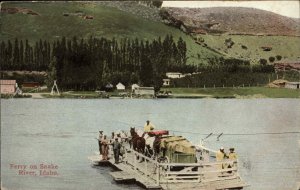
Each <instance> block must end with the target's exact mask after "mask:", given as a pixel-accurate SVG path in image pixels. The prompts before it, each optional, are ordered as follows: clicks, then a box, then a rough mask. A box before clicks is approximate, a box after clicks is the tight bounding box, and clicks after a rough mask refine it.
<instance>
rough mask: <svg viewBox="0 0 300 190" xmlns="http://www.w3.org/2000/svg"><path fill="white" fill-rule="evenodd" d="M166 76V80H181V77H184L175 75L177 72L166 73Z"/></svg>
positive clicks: (179, 74)
mask: <svg viewBox="0 0 300 190" xmlns="http://www.w3.org/2000/svg"><path fill="white" fill-rule="evenodd" d="M166 76H167V77H168V78H172V79H178V78H183V77H185V75H184V74H182V73H177V72H174V73H173V72H168V73H166Z"/></svg>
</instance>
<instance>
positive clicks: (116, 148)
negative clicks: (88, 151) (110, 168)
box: [98, 131, 122, 164]
mask: <svg viewBox="0 0 300 190" xmlns="http://www.w3.org/2000/svg"><path fill="white" fill-rule="evenodd" d="M98 143H99V152H100V155H102V160H108V159H109V158H108V154H109V145H112V149H113V152H114V158H115V163H116V164H118V163H119V158H120V152H121V148H122V144H121V143H122V140H121V137H120V134H117V135H115V134H114V133H112V138H111V139H110V140H109V139H108V138H107V136H106V135H103V131H99V138H98Z"/></svg>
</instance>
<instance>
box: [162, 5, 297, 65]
mask: <svg viewBox="0 0 300 190" xmlns="http://www.w3.org/2000/svg"><path fill="white" fill-rule="evenodd" d="M161 16H162V17H163V19H164V22H165V23H166V24H168V25H172V26H175V27H176V28H180V29H181V30H183V31H185V32H186V33H188V34H190V35H191V36H193V38H194V39H195V40H196V42H197V43H199V44H201V45H203V46H205V47H209V48H211V49H214V50H216V51H218V52H220V53H222V54H224V55H225V56H229V57H235V58H241V59H247V60H250V62H251V63H252V64H257V63H259V60H260V59H266V60H269V59H270V57H276V56H281V57H282V58H284V59H288V60H297V59H299V58H300V37H299V34H300V33H299V29H300V19H292V18H288V17H284V16H281V15H278V14H275V13H272V12H268V11H263V10H259V9H253V8H241V7H236V8H225V7H222V8H221V7H215V8H198V9H196V8H164V9H162V10H161ZM226 41H231V43H232V44H231V45H230V47H229V46H228V44H227V43H226ZM266 48H267V49H266ZM271 59H272V58H271ZM269 63H270V64H272V62H270V61H269Z"/></svg>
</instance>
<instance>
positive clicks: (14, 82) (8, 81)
mask: <svg viewBox="0 0 300 190" xmlns="http://www.w3.org/2000/svg"><path fill="white" fill-rule="evenodd" d="M0 84H1V85H15V84H16V80H0Z"/></svg>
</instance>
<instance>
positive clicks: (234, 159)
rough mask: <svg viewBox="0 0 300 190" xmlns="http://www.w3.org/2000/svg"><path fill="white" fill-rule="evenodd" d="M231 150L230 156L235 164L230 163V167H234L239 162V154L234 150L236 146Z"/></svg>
mask: <svg viewBox="0 0 300 190" xmlns="http://www.w3.org/2000/svg"><path fill="white" fill-rule="evenodd" d="M229 151H230V152H229V154H228V158H229V160H232V161H233V164H229V166H228V168H232V167H233V166H236V164H237V154H236V153H235V152H234V148H230V149H229Z"/></svg>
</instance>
